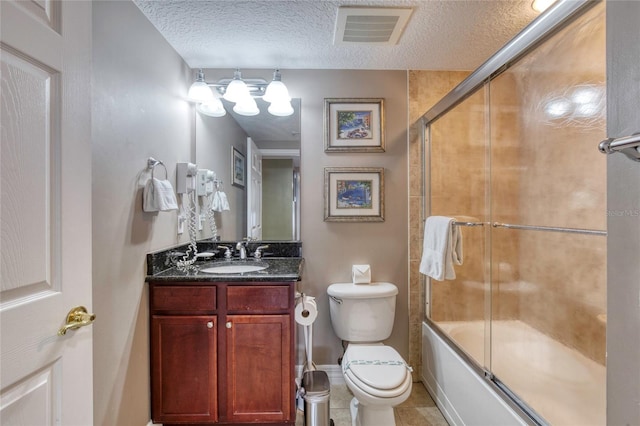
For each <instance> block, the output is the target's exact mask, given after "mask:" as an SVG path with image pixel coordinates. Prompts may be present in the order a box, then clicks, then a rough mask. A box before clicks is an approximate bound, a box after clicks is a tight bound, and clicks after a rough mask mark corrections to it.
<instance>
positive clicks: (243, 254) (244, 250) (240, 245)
mask: <svg viewBox="0 0 640 426" xmlns="http://www.w3.org/2000/svg"><path fill="white" fill-rule="evenodd" d="M245 244H247V243H246V242H245V241H238V244H236V250H239V251H240V259H242V260H245V259H246V258H247V247H246V246H245Z"/></svg>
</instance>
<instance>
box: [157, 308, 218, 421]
mask: <svg viewBox="0 0 640 426" xmlns="http://www.w3.org/2000/svg"><path fill="white" fill-rule="evenodd" d="M216 323H217V321H216V316H160V315H154V316H153V317H151V394H152V402H151V404H152V407H151V417H152V419H153V421H154V422H164V423H171V422H183V423H184V422H200V423H202V422H215V421H217V419H218V402H217V401H218V396H217V388H218V387H217V356H216V352H217V342H216V333H217V332H216Z"/></svg>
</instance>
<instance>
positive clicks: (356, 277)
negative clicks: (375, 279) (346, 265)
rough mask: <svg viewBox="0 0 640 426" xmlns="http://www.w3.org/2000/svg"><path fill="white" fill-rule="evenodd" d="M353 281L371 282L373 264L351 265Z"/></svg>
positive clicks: (355, 282)
mask: <svg viewBox="0 0 640 426" xmlns="http://www.w3.org/2000/svg"><path fill="white" fill-rule="evenodd" d="M351 281H352V282H353V283H354V284H371V266H369V265H353V266H351Z"/></svg>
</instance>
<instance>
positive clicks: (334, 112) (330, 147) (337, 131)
mask: <svg viewBox="0 0 640 426" xmlns="http://www.w3.org/2000/svg"><path fill="white" fill-rule="evenodd" d="M324 121H325V131H324V151H325V152H384V99H382V98H325V100H324Z"/></svg>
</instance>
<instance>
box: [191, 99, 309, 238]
mask: <svg viewBox="0 0 640 426" xmlns="http://www.w3.org/2000/svg"><path fill="white" fill-rule="evenodd" d="M256 103H257V104H258V108H259V109H260V114H258V115H255V116H243V115H239V114H237V113H235V112H234V111H233V105H234V104H232V103H229V102H227V101H224V100H223V104H224V107H225V110H226V111H227V114H226V115H225V116H224V117H211V116H207V115H205V114H203V113H201V112H199V111H197V110H196V112H195V115H196V117H195V133H196V140H195V144H196V162H197V164H198V167H199V168H205V169H209V170H213V171H214V172H215V173H216V176H217V178H218V179H219V180H221V181H222V185H221V186H220V190H222V191H224V192H225V194H226V195H227V198H228V200H229V205H230V211H223V212H216V213H215V219H216V224H217V226H218V235H219V236H220V238H221V239H222V240H227V241H229V240H231V241H235V240H240V239H242V238H244V237H247V236H251V237H253V238H257V239H259V240H265V241H292V240H299V239H300V191H299V188H300V148H301V143H300V142H301V140H300V109H301V100H300V99H299V98H294V99H292V100H291V105H292V106H293V109H294V113H293V114H292V115H290V116H287V117H278V116H274V115H271V114H269V113H268V112H267V108H268V106H269V104H268V103H266V102H264V101H263V100H262V99H260V98H256ZM251 142H253V144H252V143H251ZM234 148H235V149H236V150H237V151H239V152H240V153H242V155H243V156H244V182H241V180H240V181H239V180H238V179H232V173H233V172H234V163H233V161H232V156H233V154H232V153H233V151H234ZM237 157H238V156H237V154H236V156H235V161H236V164H235V165H236V170H235V172H238V169H237V161H238V159H237ZM240 161H241V160H240ZM233 181H235V184H232V182H233ZM242 183H244V185H242ZM203 202H206V201H205V200H204V199H203V200H201V203H203ZM201 236H202V237H203V238H206V237H208V236H210V232H208V229H207V227H206V225H204V224H203V230H202V231H201Z"/></svg>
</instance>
